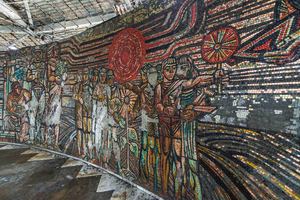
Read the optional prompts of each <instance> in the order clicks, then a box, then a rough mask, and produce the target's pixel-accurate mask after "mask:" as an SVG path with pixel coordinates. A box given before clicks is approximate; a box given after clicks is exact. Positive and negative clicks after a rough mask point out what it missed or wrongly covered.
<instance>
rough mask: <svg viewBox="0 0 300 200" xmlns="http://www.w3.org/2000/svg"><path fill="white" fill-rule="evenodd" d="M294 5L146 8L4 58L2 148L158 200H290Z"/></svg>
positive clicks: (215, 0) (299, 102) (208, 2)
mask: <svg viewBox="0 0 300 200" xmlns="http://www.w3.org/2000/svg"><path fill="white" fill-rule="evenodd" d="M298 2H299V1H298V0H259V1H258V0H230V1H223V0H185V1H175V0H174V1H173V0H169V1H151V2H150V3H149V4H147V5H144V7H142V8H141V9H140V10H137V11H135V12H134V13H129V14H126V15H124V16H122V17H116V18H114V19H112V20H110V21H108V22H106V23H104V24H102V25H100V26H97V27H95V28H93V29H89V30H87V31H86V32H84V33H82V34H80V35H78V36H75V37H72V38H70V39H69V40H65V41H62V42H59V43H52V44H49V45H45V46H37V47H34V48H25V49H21V50H19V51H13V52H2V53H1V57H0V64H1V66H2V67H1V69H0V70H1V72H2V73H0V106H1V111H2V112H1V114H0V118H1V124H0V125H1V128H2V132H1V134H0V138H1V140H5V141H18V142H25V143H30V144H35V145H38V146H43V147H47V148H50V149H55V150H57V151H61V152H65V153H68V154H71V155H75V156H78V157H81V158H83V159H85V160H89V161H90V162H93V163H96V164H98V165H100V166H103V167H105V168H106V169H109V170H111V171H113V172H115V173H117V174H120V175H122V176H124V177H126V178H127V179H129V180H132V181H134V182H136V183H138V184H139V185H141V186H143V187H145V188H147V189H149V190H150V191H152V192H154V193H156V194H158V195H160V196H161V197H163V198H165V199H199V200H200V199H207V200H211V199H238V200H241V199H262V200H263V199H265V200H270V199H300V171H299V169H300V148H299V141H300V140H299V136H300V97H299V94H300V82H299V81H300V77H299V70H300V59H299V55H300V53H299V44H300V5H299V3H298Z"/></svg>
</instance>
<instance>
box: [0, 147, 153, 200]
mask: <svg viewBox="0 0 300 200" xmlns="http://www.w3.org/2000/svg"><path fill="white" fill-rule="evenodd" d="M0 191H1V192H0V199H1V200H27V199H28V200H29V199H30V200H46V199H47V200H48V199H51V200H56V199H62V200H69V199H70V200H76V199H79V200H81V199H84V200H90V199H99V200H109V199H113V200H125V199H126V200H127V199H128V200H133V199H136V200H144V199H156V198H154V197H152V196H149V195H148V194H146V193H144V192H143V191H141V190H139V189H137V188H136V187H134V186H131V185H129V184H128V183H126V182H124V181H122V180H121V179H118V178H116V177H114V176H112V175H110V174H107V173H105V172H103V171H100V170H99V169H95V168H93V167H90V166H87V165H86V164H84V163H82V162H80V161H76V160H72V159H70V158H66V157H61V156H57V155H53V154H50V153H46V152H43V151H37V150H34V149H30V148H28V147H26V146H14V145H1V144H0Z"/></svg>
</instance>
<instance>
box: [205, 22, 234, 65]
mask: <svg viewBox="0 0 300 200" xmlns="http://www.w3.org/2000/svg"><path fill="white" fill-rule="evenodd" d="M238 46H239V36H238V33H237V31H236V30H235V28H233V27H225V28H220V29H218V30H216V31H212V32H210V33H209V34H207V35H206V36H205V37H204V42H203V45H202V49H201V54H202V58H203V60H205V61H206V62H208V63H212V64H214V63H222V62H225V61H227V60H228V59H229V58H230V57H231V56H232V55H233V54H234V53H235V52H236V50H237V48H238Z"/></svg>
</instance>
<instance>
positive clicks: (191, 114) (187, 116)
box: [180, 105, 196, 121]
mask: <svg viewBox="0 0 300 200" xmlns="http://www.w3.org/2000/svg"><path fill="white" fill-rule="evenodd" d="M180 117H181V119H183V120H184V121H193V120H194V119H195V117H196V112H195V111H194V110H193V106H192V105H189V106H187V107H186V108H184V109H183V110H182V111H181V113H180Z"/></svg>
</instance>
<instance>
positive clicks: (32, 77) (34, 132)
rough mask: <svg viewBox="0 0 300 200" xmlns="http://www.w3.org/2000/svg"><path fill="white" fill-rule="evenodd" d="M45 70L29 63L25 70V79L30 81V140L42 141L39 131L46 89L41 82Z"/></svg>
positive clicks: (42, 135) (42, 136)
mask: <svg viewBox="0 0 300 200" xmlns="http://www.w3.org/2000/svg"><path fill="white" fill-rule="evenodd" d="M44 77H45V71H44V70H43V69H42V67H41V66H40V67H36V65H31V66H30V67H29V69H28V70H27V77H26V81H27V82H30V83H31V95H32V99H31V101H30V112H29V121H30V131H29V132H30V140H31V141H40V142H42V141H44V134H42V132H41V125H42V119H43V116H44V111H45V107H46V90H45V86H44V83H43V79H44Z"/></svg>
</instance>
